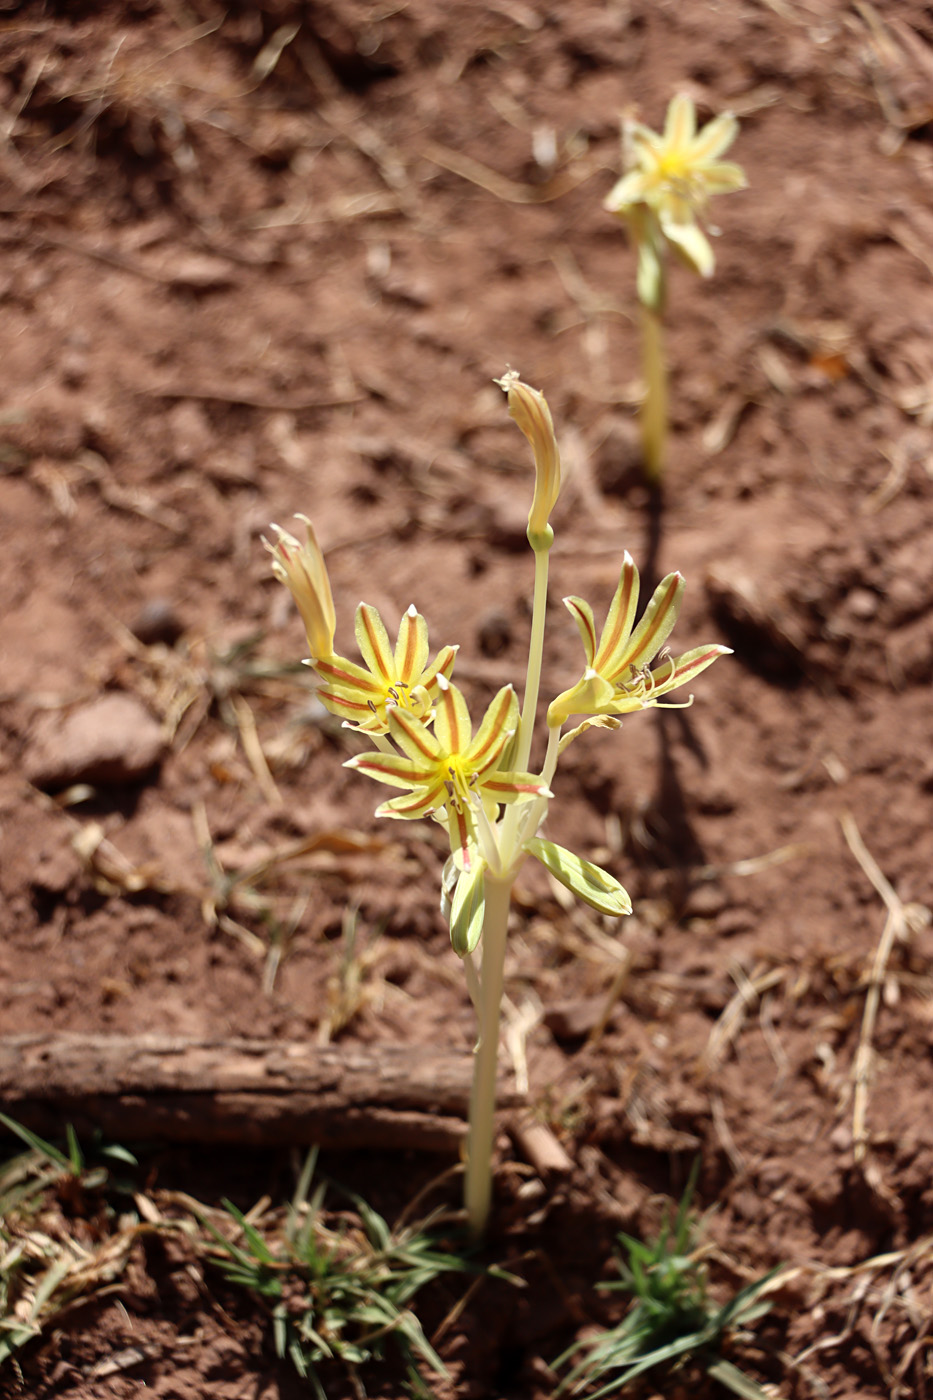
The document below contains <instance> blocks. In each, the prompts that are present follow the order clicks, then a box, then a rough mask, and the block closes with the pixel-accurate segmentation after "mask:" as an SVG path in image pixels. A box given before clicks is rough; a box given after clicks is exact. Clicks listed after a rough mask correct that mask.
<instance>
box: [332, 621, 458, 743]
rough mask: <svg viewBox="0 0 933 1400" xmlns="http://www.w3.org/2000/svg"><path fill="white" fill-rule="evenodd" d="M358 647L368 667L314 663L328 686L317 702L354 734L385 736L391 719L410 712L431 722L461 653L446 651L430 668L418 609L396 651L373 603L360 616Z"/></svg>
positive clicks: (338, 660)
mask: <svg viewBox="0 0 933 1400" xmlns="http://www.w3.org/2000/svg"><path fill="white" fill-rule="evenodd" d="M356 641H357V645H358V647H359V649H360V655H361V656H362V658H363V661H364V662H365V667H364V666H357V665H356V663H355V662H353V661H348V660H347V659H346V658H345V657H343V656H334V655H331V656H329V657H327V658H319V659H318V660H316V661H315V662H314V669H315V670H316V671H317V673H318V675H319V676H320V677H321V679H322V680H323V681H324V687H323V688H322V689H320V690H319V691H318V699H319V700H321V701H322V702H323V704H324V705H325V706H326V707H327V709H328V710H330V712H331V714H334V715H339V716H340V717H341V718H342V719H343V720H344V722H345V723H346V725H347V726H348V727H349V728H350V729H359V730H363V731H365V732H366V733H371V734H385V733H386V732H387V731H388V728H389V718H388V717H389V714H390V713H391V711H392V710H394V709H401V710H406V711H408V712H409V713H410V714H412V715H414V716H415V718H416V719H423V720H424V721H425V722H429V721H430V720H431V718H432V716H433V713H434V703H435V701H436V700H437V693H438V685H439V684H440V681H441V680H447V679H449V677H450V673H451V671H452V670H453V668H454V661H455V659H456V656H457V648H456V647H450V646H448V647H444V648H443V649H442V650H441V651H439V652H438V654H437V656H436V657H435V659H434V661H433V662H432V664H431V665H430V666H429V665H428V626H427V623H426V622H425V620H424V618H423V617H422V616H421V614H420V613H419V612H418V611H417V609H416V608H415V606H414V604H412V606H411V607H410V608H409V609H408V611H407V612H406V613H405V616H404V617H403V618H402V622H401V626H400V627H399V629H398V640H397V641H396V643H395V648H394V650H393V648H392V646H391V645H390V643H389V635H388V633H387V632H386V629H385V626H384V625H383V622H382V618H381V617H380V616H379V614H378V612H377V611H376V609H375V608H373V607H371V606H370V605H369V604H368V603H360V605H359V607H358V608H357V610H356Z"/></svg>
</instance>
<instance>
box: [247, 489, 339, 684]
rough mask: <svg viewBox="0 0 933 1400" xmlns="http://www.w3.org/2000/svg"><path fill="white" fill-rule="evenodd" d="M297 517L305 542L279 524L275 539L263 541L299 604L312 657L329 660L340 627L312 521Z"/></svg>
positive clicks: (280, 577) (274, 567) (277, 573)
mask: <svg viewBox="0 0 933 1400" xmlns="http://www.w3.org/2000/svg"><path fill="white" fill-rule="evenodd" d="M296 519H298V520H301V521H302V522H303V523H304V525H305V528H306V530H307V536H308V537H307V540H306V541H305V543H304V544H301V543H300V541H298V540H296V539H295V537H294V535H290V534H289V533H288V531H287V530H283V529H281V527H280V526H278V525H273V526H272V528H273V530H275V532H276V535H277V538H276V541H275V543H274V544H270V543H269V541H268V540H267V539H263V544H264V545H265V546H266V549H268V551H269V553H270V554H271V555H272V572H273V573H274V574H275V576H276V578H277V579H278V580H279V581H280V582H281V583H284V584H285V586H286V587H287V588H288V589H289V591H290V592H291V595H292V597H293V598H294V600H295V602H296V603H297V604H298V611H299V612H300V613H301V620H302V622H303V623H304V625H305V631H306V632H307V634H308V646H309V648H310V650H311V658H312V660H314V661H326V660H327V658H328V657H331V656H333V654H334V632H335V631H336V628H337V616H336V613H335V612H334V600H333V596H332V595H331V591H330V579H329V578H328V577H327V568H326V566H325V564H324V556H323V554H322V553H321V549H320V546H319V544H318V542H317V538H316V537H315V534H314V529H313V527H312V525H311V521H310V520H309V519H308V518H307V516H305V515H299V516H296Z"/></svg>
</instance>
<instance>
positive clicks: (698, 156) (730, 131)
mask: <svg viewBox="0 0 933 1400" xmlns="http://www.w3.org/2000/svg"><path fill="white" fill-rule="evenodd" d="M738 134H739V124H738V122H737V121H736V119H735V117H734V116H733V115H732V113H731V112H721V113H720V115H719V116H718V117H714V118H713V120H712V121H711V122H707V123H706V125H705V126H704V128H703V130H702V131H700V132H698V133H697V135H696V136H694V138H693V140H692V141H691V143H690V163H691V165H693V164H694V163H695V164H697V165H705V164H706V163H707V162H708V161H713V160H715V159H716V157H717V156H721V155H722V153H723V151H727V150H728V149H729V147H730V146H731V145H732V143H733V141H734V140H735V138H736V137H737V136H738ZM703 175H704V178H705V176H706V172H705V171H704V172H703Z"/></svg>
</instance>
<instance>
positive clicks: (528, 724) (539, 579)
mask: <svg viewBox="0 0 933 1400" xmlns="http://www.w3.org/2000/svg"><path fill="white" fill-rule="evenodd" d="M549 550H550V540H548V542H547V544H546V545H543V546H542V547H540V548H537V549H535V589H534V605H533V609H532V615H531V639H530V641H529V645H528V669H527V673H526V678H525V698H524V701H523V704H522V717H521V725H520V728H519V733H518V744H517V746H516V752H515V756H514V758H513V759H512V760H510V762H511V766H512V767H514V768H516V769H518V770H519V771H525V770H527V768H528V763H529V760H530V757H531V740H532V735H533V733H534V723H535V711H536V710H537V708H538V691H539V689H540V685H541V659H542V656H543V652H544V613H545V605H546V602H547V577H548V554H549ZM548 756H549V758H550V745H549V748H548ZM556 761H557V748H556V744H555V746H554V759H553V763H552V764H551V773H552V774H553V767H554V763H556ZM527 806H528V804H527V803H518V802H514V803H512V804H511V805H510V806H509V808H508V810H507V811H506V814H505V816H504V817H503V819H502V823H501V826H500V828H499V831H498V833H497V835H498V841H497V844H498V848H499V869H498V871H493V870H492V869H487V871H486V875H485V877H484V882H483V883H484V889H485V896H486V900H485V907H484V912H483V937H482V946H483V961H482V967H481V970H480V975H479V987H478V989H476V988H475V986H474V987H471V996H473V999H474V1002H478V1006H477V1011H478V1015H479V1044H478V1046H477V1048H476V1056H475V1060H474V1065H473V1089H472V1092H471V1095H470V1129H469V1136H468V1138H467V1163H466V1185H465V1188H464V1201H465V1205H466V1212H467V1219H468V1221H469V1225H470V1230H471V1231H472V1233H473V1235H474V1236H476V1237H479V1236H480V1235H482V1234H483V1233H484V1231H485V1229H486V1222H487V1220H488V1219H489V1208H490V1204H491V1201H492V1151H493V1141H494V1137H495V1116H496V1078H497V1071H498V1068H499V1019H500V1016H501V1011H502V990H503V982H504V976H505V946H506V940H507V936H508V928H509V906H510V904H511V898H512V886H513V885H514V884H515V879H516V876H517V875H518V872H519V869H520V867H521V865H522V861H523V856H522V850H521V843H522V841H523V840H526V839H527V838H528V837H529V836H533V835H534V831H531V830H529V829H528V823H527V822H526V821H524V820H523V819H522V818H523V809H524V808H526V807H527ZM534 806H535V808H536V809H539V815H538V818H537V820H538V822H540V820H541V818H542V816H543V815H544V812H545V810H546V808H547V802H546V800H543V799H541V798H538V799H537V800H536V801H535V804H534ZM535 830H537V826H535Z"/></svg>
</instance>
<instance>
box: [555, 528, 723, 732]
mask: <svg viewBox="0 0 933 1400" xmlns="http://www.w3.org/2000/svg"><path fill="white" fill-rule="evenodd" d="M684 586H685V585H684V580H683V575H682V574H668V576H667V578H665V579H662V581H661V582H660V583H659V584H658V586H657V588H656V589H655V593H654V597H653V598H652V599H651V602H650V603H649V604H648V606H647V608H646V609H645V615H644V617H643V618H642V620H641V622H640V623H639V624H638V626H637V627H636V628H635V629H634V631H633V630H632V627H633V623H634V621H635V612H636V609H637V607H638V570H637V569H636V567H635V561H634V560H633V559H632V556H631V555H630V554H629V553H628V551H627V550H626V553H625V558H624V560H623V564H622V573H621V575H620V577H619V585H618V587H617V589H616V592H615V597H614V598H613V600H612V606H611V607H610V609H609V616H608V618H607V619H606V625H605V627H604V628H603V630H602V634H601V636H600V638H599V641H598V642H597V640H596V625H595V622H594V620H593V610H592V608H591V607H590V605H589V603H585V602H584V601H583V599H582V598H565V599H564V603H565V605H566V606H567V607H568V608H569V609H570V612H571V613H572V614H573V618H574V621H575V622H576V624H577V627H578V628H579V629H580V636H581V637H582V638H583V649H584V652H585V654H586V669H585V670H584V672H583V675H582V677H581V678H580V680H579V681H578V682H577V684H576V685H575V686H572V687H571V689H570V690H565V691H564V692H563V694H561V695H558V697H557V699H556V700H553V701H552V702H551V704H550V706H549V708H548V713H547V722H548V724H549V725H550V727H551V728H552V729H554V728H556V727H557V726H558V725H561V724H564V723H565V721H566V720H567V719H569V718H570V716H571V715H623V714H627V713H629V712H630V711H632V710H647V709H651V708H652V707H653V706H655V705H657V703H658V700H659V698H660V696H662V695H666V694H667V693H668V692H669V691H671V690H675V689H676V688H677V687H678V686H681V685H686V684H687V682H688V681H691V680H693V678H694V676H698V675H699V674H700V672H701V671H705V670H706V667H707V666H711V665H712V663H713V662H714V661H715V660H716V658H717V657H718V656H728V655H729V654H730V650H729V648H728V647H721V646H715V645H710V646H702V647H695V648H694V649H693V651H688V652H684V654H683V656H678V657H676V658H675V657H671V656H664V655H663V653H662V658H663V659H662V660H661V662H660V664H659V665H657V666H656V667H655V669H654V670H651V669H650V663H651V662H652V661H653V660H654V658H655V657H656V656H657V655H658V652H659V651H661V648H662V647H663V646H664V643H665V642H666V641H667V639H668V637H669V636H670V634H671V631H672V629H673V627H674V623H675V622H676V621H677V614H678V612H679V611H680V604H681V600H682V598H683V593H684Z"/></svg>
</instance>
